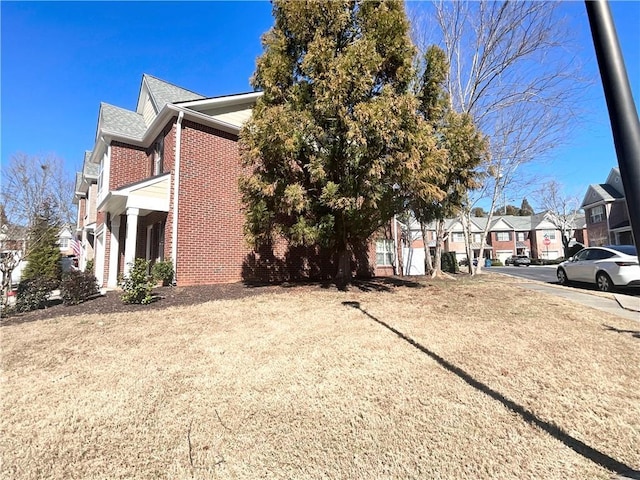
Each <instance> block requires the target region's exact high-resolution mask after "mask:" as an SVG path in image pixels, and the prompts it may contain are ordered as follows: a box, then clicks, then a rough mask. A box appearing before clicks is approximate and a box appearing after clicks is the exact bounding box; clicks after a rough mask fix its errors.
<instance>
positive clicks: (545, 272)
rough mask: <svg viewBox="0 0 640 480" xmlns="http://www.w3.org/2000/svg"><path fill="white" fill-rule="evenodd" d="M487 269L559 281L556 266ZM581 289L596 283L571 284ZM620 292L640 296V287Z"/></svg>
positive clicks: (540, 280) (589, 287)
mask: <svg viewBox="0 0 640 480" xmlns="http://www.w3.org/2000/svg"><path fill="white" fill-rule="evenodd" d="M486 270H488V271H491V272H496V273H503V274H505V275H511V276H512V277H519V278H526V279H527V280H537V281H539V282H544V283H556V284H557V283H558V279H557V277H556V266H555V265H554V266H548V267H547V266H538V265H535V266H532V267H490V268H487V269H486ZM569 286H571V287H575V288H576V289H579V290H595V289H596V288H595V285H589V284H571V285H569ZM619 293H623V294H625V295H632V296H635V297H638V296H640V288H630V289H622V290H620V291H619Z"/></svg>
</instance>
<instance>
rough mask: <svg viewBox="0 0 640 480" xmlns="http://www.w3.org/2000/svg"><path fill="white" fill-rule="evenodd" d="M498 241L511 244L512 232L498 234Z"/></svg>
mask: <svg viewBox="0 0 640 480" xmlns="http://www.w3.org/2000/svg"><path fill="white" fill-rule="evenodd" d="M496 240H498V241H499V242H509V241H510V240H511V232H496Z"/></svg>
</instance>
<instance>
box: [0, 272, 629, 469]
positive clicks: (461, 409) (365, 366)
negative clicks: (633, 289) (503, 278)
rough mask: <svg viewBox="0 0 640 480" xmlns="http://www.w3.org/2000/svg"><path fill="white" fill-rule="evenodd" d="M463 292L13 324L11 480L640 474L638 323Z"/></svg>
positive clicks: (467, 288)
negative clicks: (639, 471)
mask: <svg viewBox="0 0 640 480" xmlns="http://www.w3.org/2000/svg"><path fill="white" fill-rule="evenodd" d="M456 278H457V279H456V280H446V279H445V280H441V279H435V280H432V279H429V280H426V281H425V283H424V284H425V288H408V287H394V288H391V289H390V291H389V292H375V291H370V292H363V291H360V290H358V289H352V290H350V291H348V292H337V291H333V290H326V289H325V290H320V289H310V288H303V287H299V288H298V287H292V288H289V289H288V291H287V293H286V295H282V294H278V295H273V294H268V295H261V296H256V297H251V298H245V299H242V300H229V301H216V302H210V303H204V304H201V305H194V306H190V307H183V308H169V309H166V310H158V311H141V312H130V313H126V314H113V315H90V316H84V317H61V318H58V319H56V322H57V324H56V323H54V321H52V320H46V321H41V322H34V323H26V324H18V325H10V326H5V327H2V328H1V329H0V334H1V335H2V382H1V383H0V386H1V389H2V391H1V392H0V393H1V396H2V399H3V402H4V403H3V405H4V409H3V415H2V418H1V419H0V454H1V455H2V458H3V462H2V464H0V477H3V478H53V479H58V478H59V479H63V478H202V479H204V478H247V479H253V478H260V477H265V476H268V477H272V478H296V479H304V478H319V477H330V478H479V479H483V478H487V479H489V478H576V479H583V478H602V479H609V478H611V477H612V471H610V470H607V469H606V468H604V467H603V466H602V465H600V464H599V463H598V462H599V461H600V463H602V462H603V461H604V462H605V463H606V462H609V463H610V468H614V470H615V468H616V467H618V468H619V467H620V466H628V467H631V468H635V469H639V468H640V453H639V452H638V449H637V438H638V432H639V431H640V392H638V389H637V385H639V384H640V371H639V370H638V368H637V365H639V364H640V343H639V342H640V340H638V339H637V338H635V337H633V336H632V335H623V334H620V333H618V332H619V331H636V330H638V328H637V324H636V323H634V322H631V321H628V320H624V319H622V318H619V317H616V316H613V315H608V314H605V313H602V312H599V311H595V310H591V309H588V308H586V307H581V306H578V305H575V304H572V303H570V302H567V301H565V300H562V299H558V298H555V297H549V296H546V295H543V294H540V293H536V292H531V291H525V290H522V289H519V288H516V287H513V286H511V285H509V284H508V283H506V282H504V283H497V282H499V281H500V280H496V279H495V278H492V279H489V278H488V276H487V277H485V278H481V279H472V278H465V277H456ZM512 312H517V314H514V313H512ZM585 446H586V447H588V448H586V449H585V448H584V447H585ZM603 459H604V460H603ZM611 460H613V461H614V462H618V463H617V464H616V463H611Z"/></svg>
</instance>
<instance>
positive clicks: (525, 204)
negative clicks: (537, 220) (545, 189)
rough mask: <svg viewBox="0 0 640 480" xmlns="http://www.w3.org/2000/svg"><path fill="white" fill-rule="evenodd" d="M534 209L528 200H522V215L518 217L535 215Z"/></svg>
mask: <svg viewBox="0 0 640 480" xmlns="http://www.w3.org/2000/svg"><path fill="white" fill-rule="evenodd" d="M534 213H535V212H534V211H533V207H532V206H531V205H530V204H529V201H528V200H527V199H526V198H523V199H522V203H521V204H520V213H518V215H520V216H522V217H528V216H530V215H534Z"/></svg>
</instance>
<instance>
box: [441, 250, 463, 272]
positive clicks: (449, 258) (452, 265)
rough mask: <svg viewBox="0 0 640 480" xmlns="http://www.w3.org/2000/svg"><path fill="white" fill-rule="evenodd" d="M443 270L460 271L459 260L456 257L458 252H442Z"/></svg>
mask: <svg viewBox="0 0 640 480" xmlns="http://www.w3.org/2000/svg"><path fill="white" fill-rule="evenodd" d="M441 264H442V271H443V272H448V273H458V272H459V271H460V269H459V268H458V260H457V259H456V252H442V259H441Z"/></svg>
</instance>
